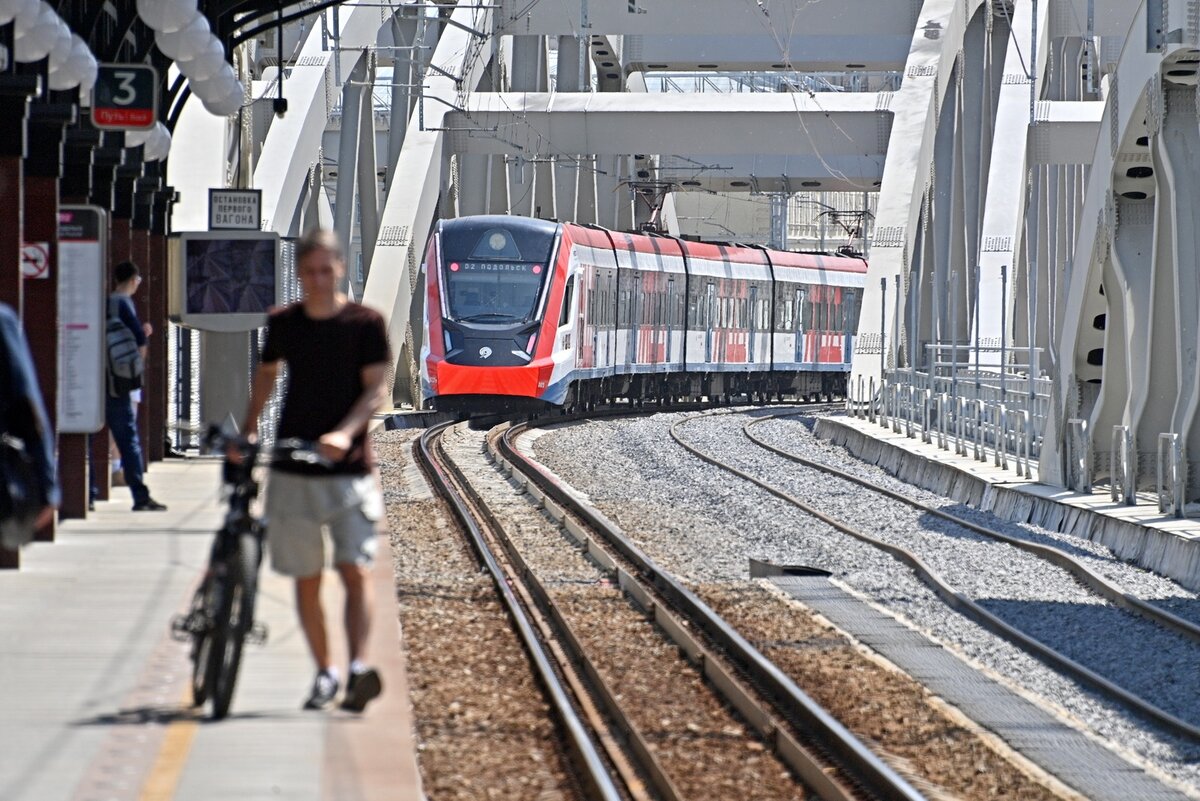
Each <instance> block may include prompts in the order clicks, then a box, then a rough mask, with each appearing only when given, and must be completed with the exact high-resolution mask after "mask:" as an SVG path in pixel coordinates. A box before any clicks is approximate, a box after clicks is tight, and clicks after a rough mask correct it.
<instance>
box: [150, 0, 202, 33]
mask: <svg viewBox="0 0 1200 801" xmlns="http://www.w3.org/2000/svg"><path fill="white" fill-rule="evenodd" d="M161 2H162V4H163V11H162V22H160V23H159V26H158V28H157V30H160V31H162V32H163V33H174V32H175V31H177V30H180V29H181V28H186V27H187V26H188V25H190V24H191V22H192V20H194V19H195V18H196V17H198V16H199V15H200V11H199V10H198V9H197V8H196V0H161Z"/></svg>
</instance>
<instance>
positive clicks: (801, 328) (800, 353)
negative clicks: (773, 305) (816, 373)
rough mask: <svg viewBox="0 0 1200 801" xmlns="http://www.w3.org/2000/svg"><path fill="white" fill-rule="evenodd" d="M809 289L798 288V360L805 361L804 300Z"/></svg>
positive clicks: (799, 362) (798, 361) (800, 362)
mask: <svg viewBox="0 0 1200 801" xmlns="http://www.w3.org/2000/svg"><path fill="white" fill-rule="evenodd" d="M806 294H807V291H806V290H805V289H804V287H797V288H796V353H795V357H796V362H797V363H798V364H803V363H804V301H805V295H806Z"/></svg>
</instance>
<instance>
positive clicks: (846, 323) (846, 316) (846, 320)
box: [841, 289, 858, 364]
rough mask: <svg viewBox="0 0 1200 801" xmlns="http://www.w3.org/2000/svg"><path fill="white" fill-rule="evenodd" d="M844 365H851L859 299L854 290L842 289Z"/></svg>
mask: <svg viewBox="0 0 1200 801" xmlns="http://www.w3.org/2000/svg"><path fill="white" fill-rule="evenodd" d="M841 293H842V363H843V364H849V363H850V353H851V351H852V350H853V338H854V329H853V328H852V325H853V322H852V321H853V320H854V319H855V318H856V317H857V316H858V315H857V313H856V312H857V309H856V307H857V305H858V298H857V297H855V295H856V293H855V292H854V290H852V289H842V290H841Z"/></svg>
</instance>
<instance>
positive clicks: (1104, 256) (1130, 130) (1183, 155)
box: [1041, 2, 1200, 498]
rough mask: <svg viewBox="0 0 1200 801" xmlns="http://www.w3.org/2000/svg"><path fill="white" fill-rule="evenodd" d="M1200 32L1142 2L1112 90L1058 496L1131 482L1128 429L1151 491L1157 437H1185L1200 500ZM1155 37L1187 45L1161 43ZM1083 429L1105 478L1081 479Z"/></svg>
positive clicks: (1187, 465)
mask: <svg viewBox="0 0 1200 801" xmlns="http://www.w3.org/2000/svg"><path fill="white" fill-rule="evenodd" d="M1151 5H1153V19H1152V20H1150V19H1148V16H1149V15H1150V7H1151ZM1198 24H1200V20H1198V19H1197V18H1196V17H1195V15H1194V13H1190V12H1189V6H1188V4H1171V5H1170V6H1169V7H1168V6H1167V5H1166V4H1165V3H1153V4H1151V3H1145V2H1143V3H1141V4H1140V5H1139V7H1138V8H1137V9H1136V14H1135V16H1134V18H1133V20H1132V23H1131V25H1130V26H1129V30H1128V35H1127V37H1126V45H1125V47H1124V49H1123V50H1122V52H1121V54H1120V57H1119V60H1117V61H1116V63H1115V65H1114V69H1113V72H1112V73H1111V74H1109V75H1106V76H1104V79H1103V87H1104V89H1105V98H1106V103H1105V107H1104V117H1103V120H1102V123H1101V128H1100V130H1101V135H1100V136H1099V137H1098V138H1097V140H1096V147H1095V152H1094V153H1093V154H1091V158H1090V163H1091V169H1090V179H1089V181H1088V184H1087V187H1086V194H1085V196H1084V206H1083V212H1082V214H1081V215H1080V217H1079V225H1078V230H1077V232H1076V236H1075V241H1074V243H1073V244H1074V253H1073V255H1072V258H1071V260H1070V262H1069V266H1068V271H1067V275H1066V276H1065V277H1064V284H1065V285H1064V287H1063V288H1062V289H1061V290H1060V294H1061V295H1062V308H1061V311H1056V316H1057V317H1058V318H1059V319H1060V320H1061V321H1062V333H1061V337H1060V338H1059V340H1058V342H1057V343H1056V345H1057V353H1058V355H1059V362H1060V364H1059V370H1058V373H1057V375H1056V376H1055V383H1054V393H1053V406H1052V410H1051V414H1050V415H1049V419H1048V420H1047V428H1046V433H1045V439H1044V442H1043V449H1042V459H1041V475H1042V476H1043V478H1044V479H1045V480H1048V481H1051V482H1052V483H1061V484H1079V485H1082V484H1083V483H1086V481H1087V480H1088V479H1090V478H1093V477H1095V478H1103V477H1104V476H1106V475H1110V474H1112V473H1113V472H1117V473H1121V472H1122V465H1121V464H1120V463H1119V461H1118V460H1117V459H1115V458H1114V456H1115V455H1114V454H1113V452H1112V445H1111V443H1112V433H1113V430H1112V426H1114V425H1123V426H1127V427H1128V429H1129V432H1130V437H1131V439H1132V443H1131V444H1132V445H1133V454H1132V458H1131V462H1130V464H1129V465H1128V470H1129V473H1130V475H1128V478H1130V479H1132V481H1130V482H1129V483H1130V484H1136V485H1140V486H1142V487H1144V488H1148V487H1149V486H1150V485H1152V483H1153V479H1154V472H1155V470H1154V460H1155V457H1156V455H1157V449H1158V445H1159V436H1160V435H1162V434H1175V435H1178V439H1179V446H1180V450H1179V453H1178V456H1179V457H1181V461H1182V464H1181V466H1182V467H1183V469H1184V474H1185V478H1184V481H1183V482H1182V483H1183V485H1184V486H1183V490H1184V493H1185V497H1189V498H1190V497H1193V496H1195V494H1196V492H1195V485H1196V478H1197V470H1196V469H1195V455H1196V454H1197V453H1198V451H1197V448H1198V447H1200V432H1198V431H1197V430H1196V429H1197V425H1196V408H1197V405H1198V403H1200V377H1198V375H1197V369H1196V367H1195V361H1196V352H1197V349H1198V348H1200V342H1198V341H1197V336H1198V331H1200V320H1198V316H1200V308H1198V304H1197V289H1196V287H1197V285H1198V284H1200V265H1198V264H1197V255H1198V254H1200V239H1198V237H1200V233H1198V230H1200V229H1198V228H1197V223H1198V222H1200V211H1198V209H1197V206H1198V205H1200V204H1198V201H1200V193H1197V191H1196V189H1195V187H1194V184H1195V181H1194V176H1195V174H1196V172H1195V171H1196V170H1197V169H1198V168H1200V161H1198V160H1197V159H1198V156H1197V153H1198V152H1200V128H1198V124H1197V117H1196V107H1195V97H1194V91H1195V86H1196V83H1197V69H1196V64H1195V56H1194V55H1192V53H1194V49H1195V48H1196V47H1197V41H1198V39H1200V30H1198V29H1197V28H1198ZM1157 31H1168V32H1170V34H1171V35H1170V36H1165V37H1163V38H1164V39H1175V40H1176V41H1173V42H1169V41H1155V38H1156V32H1157ZM1148 44H1153V45H1155V46H1150V47H1148V46H1147V45H1148ZM1073 418H1080V419H1083V420H1085V421H1086V423H1087V437H1086V439H1085V441H1084V442H1082V443H1076V445H1080V446H1082V447H1085V448H1087V449H1089V450H1090V452H1091V454H1092V463H1093V464H1094V466H1095V469H1096V472H1095V475H1094V476H1081V475H1080V474H1079V469H1078V467H1077V465H1078V464H1079V463H1080V462H1081V461H1082V459H1081V457H1080V454H1079V452H1078V451H1075V450H1073V449H1072V445H1071V444H1070V443H1069V440H1070V439H1071V437H1070V429H1069V426H1068V421H1069V420H1070V419H1073ZM1168 453H1169V450H1168ZM1068 457H1070V458H1069V459H1068ZM1127 489H1129V488H1128V487H1127ZM1173 491H1174V490H1173Z"/></svg>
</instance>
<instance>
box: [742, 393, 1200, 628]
mask: <svg viewBox="0 0 1200 801" xmlns="http://www.w3.org/2000/svg"><path fill="white" fill-rule="evenodd" d="M792 416H794V415H792V414H777V415H770V416H768V417H762V418H759V419H757V420H751V421H750V422H748V423H746V424H745V425H744V426H742V433H743V434H745V435H746V437H747V438H748V439H750V440H751V441H752V442H754V443H755V444H757V445H759V446H761V447H763V448H766V449H767V450H769V451H771V452H772V453H775V454H777V455H779V456H782V457H783V458H785V459H790V460H791V461H793V462H796V463H797V464H802V465H804V466H805V467H810V468H812V469H814V470H820V471H822V472H825V473H828V474H829V475H832V476H836V477H837V478H840V479H844V480H845V481H851V482H853V483H855V484H858V485H860V486H863V487H866V488H867V489H870V490H872V491H874V492H878V493H879V494H880V495H886V496H887V497H889V498H892V499H893V500H897V501H900V502H901V503H905V504H908V505H909V506H912V507H913V508H914V509H919V510H921V511H922V512H926V513H928V514H931V515H933V516H934V517H940V518H941V519H943V520H946V521H948V522H950V523H953V524H955V525H956V526H962V527H963V528H965V529H968V530H970V531H973V532H975V533H976V534H980V535H982V536H984V537H989V538H991V539H994V540H997V541H999V542H1003V543H1006V544H1008V545H1012V546H1014V547H1017V548H1020V549H1022V550H1024V551H1028V552H1029V553H1032V554H1035V555H1037V556H1040V557H1042V558H1043V559H1045V560H1047V561H1049V562H1050V563H1051V564H1054V565H1055V566H1057V567H1060V568H1062V569H1063V570H1066V571H1067V572H1069V573H1070V574H1071V575H1072V576H1074V577H1075V578H1076V579H1078V580H1079V581H1080V582H1081V583H1083V584H1084V585H1085V586H1087V587H1088V588H1089V589H1091V590H1093V591H1094V592H1095V593H1096V594H1097V595H1100V596H1102V597H1103V598H1105V599H1107V600H1108V601H1111V602H1112V603H1113V604H1115V605H1117V606H1120V607H1122V608H1124V609H1128V610H1129V611H1131V612H1134V613H1135V614H1138V615H1141V616H1143V617H1145V618H1147V619H1148V620H1152V621H1154V622H1155V623H1159V624H1161V625H1162V626H1163V627H1165V628H1168V629H1171V630H1172V631H1175V632H1176V633H1178V634H1180V635H1182V636H1184V637H1186V638H1188V639H1189V640H1192V641H1194V642H1200V626H1198V625H1196V624H1195V623H1193V622H1192V621H1190V620H1185V619H1184V618H1182V617H1179V616H1178V615H1176V614H1175V613H1173V612H1170V611H1168V610H1166V609H1163V608H1162V607H1161V606H1158V605H1156V604H1153V603H1150V602H1149V601H1147V600H1145V599H1143V598H1139V597H1138V596H1136V595H1132V594H1130V593H1127V592H1125V591H1124V590H1122V589H1121V588H1120V587H1117V586H1116V585H1115V584H1113V583H1112V582H1110V581H1109V580H1108V579H1106V578H1104V577H1103V576H1101V575H1099V574H1097V573H1094V572H1093V571H1092V570H1091V569H1090V568H1089V567H1088V566H1087V565H1085V564H1083V563H1082V562H1079V561H1078V560H1076V559H1075V558H1074V557H1072V556H1071V555H1070V554H1068V553H1066V552H1065V551H1062V550H1060V549H1058V548H1055V547H1053V546H1051V545H1042V544H1040V543H1036V542H1030V541H1028V540H1023V539H1021V538H1019V537H1013V536H1010V535H1008V534H1005V533H1003V532H1000V531H996V530H995V529H992V528H988V527H987V526H984V525H981V524H979V523H975V522H972V521H970V520H967V519H965V518H962V517H959V516H958V515H956V514H953V513H951V512H947V511H945V510H943V509H939V508H938V507H936V506H933V505H931V504H928V503H925V502H923V501H918V500H916V499H915V498H909V497H907V496H905V495H904V494H903V493H901V492H897V491H896V490H893V489H889V488H887V487H883V486H880V485H878V484H876V483H875V482H873V481H870V480H868V479H865V478H860V477H859V476H856V475H853V474H851V473H847V472H846V471H844V470H840V469H838V468H836V467H834V466H833V465H828V464H824V463H823V462H817V461H814V460H812V459H808V458H805V457H803V456H800V455H799V454H795V453H791V452H790V451H787V450H784V449H782V448H779V447H777V446H775V445H772V444H771V443H769V442H766V441H764V440H763V439H762V438H761V437H757V436H755V435H754V434H752V433H750V429H751V428H753V427H754V426H756V425H758V424H759V423H765V422H768V421H770V420H779V419H781V418H784V417H792Z"/></svg>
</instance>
